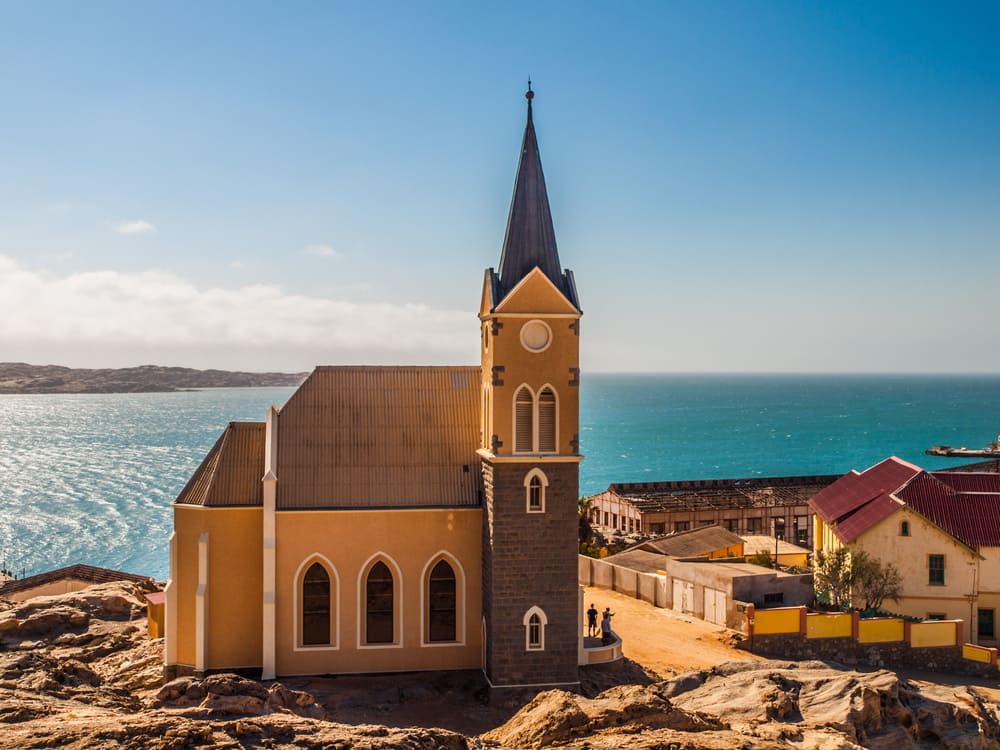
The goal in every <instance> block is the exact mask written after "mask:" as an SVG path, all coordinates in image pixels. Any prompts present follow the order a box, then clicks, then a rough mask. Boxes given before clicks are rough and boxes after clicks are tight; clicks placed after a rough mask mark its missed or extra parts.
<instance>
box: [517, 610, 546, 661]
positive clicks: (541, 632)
mask: <svg viewBox="0 0 1000 750" xmlns="http://www.w3.org/2000/svg"><path fill="white" fill-rule="evenodd" d="M532 617H537V618H538V623H539V624H538V644H537V645H532V643H531V618H532ZM522 622H523V623H524V650H525V651H544V650H545V626H546V625H548V624H549V618H548V617H546V616H545V611H544V610H543V609H542V608H541V607H538V606H534V607H532V608H531V609H529V610H528V611H527V612H525V613H524V619H523V620H522Z"/></svg>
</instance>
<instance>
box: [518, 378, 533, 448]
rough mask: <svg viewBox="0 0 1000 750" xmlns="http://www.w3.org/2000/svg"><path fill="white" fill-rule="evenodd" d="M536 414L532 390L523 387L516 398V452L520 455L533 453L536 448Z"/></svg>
mask: <svg viewBox="0 0 1000 750" xmlns="http://www.w3.org/2000/svg"><path fill="white" fill-rule="evenodd" d="M534 412H535V404H534V399H533V398H532V395H531V389H530V388H528V386H526V385H522V386H521V387H520V388H519V389H518V391H517V394H516V395H515V396H514V450H515V451H516V452H518V453H531V451H532V449H533V448H534V445H533V444H534V435H535V427H534V419H533V417H534Z"/></svg>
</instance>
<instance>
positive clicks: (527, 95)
mask: <svg viewBox="0 0 1000 750" xmlns="http://www.w3.org/2000/svg"><path fill="white" fill-rule="evenodd" d="M524 98H525V99H527V100H528V103H529V104H530V103H531V100H532V99H534V98H535V92H534V91H532V90H531V76H528V90H527V91H526V92H525V93H524Z"/></svg>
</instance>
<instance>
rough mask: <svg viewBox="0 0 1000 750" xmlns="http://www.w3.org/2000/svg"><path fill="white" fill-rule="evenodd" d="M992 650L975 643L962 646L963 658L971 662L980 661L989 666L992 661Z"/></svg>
mask: <svg viewBox="0 0 1000 750" xmlns="http://www.w3.org/2000/svg"><path fill="white" fill-rule="evenodd" d="M991 652H992V649H989V648H985V647H984V646H976V645H975V644H973V643H966V644H965V645H963V646H962V658H963V659H968V660H970V661H978V662H982V663H983V664H989V663H990V661H992V653H991Z"/></svg>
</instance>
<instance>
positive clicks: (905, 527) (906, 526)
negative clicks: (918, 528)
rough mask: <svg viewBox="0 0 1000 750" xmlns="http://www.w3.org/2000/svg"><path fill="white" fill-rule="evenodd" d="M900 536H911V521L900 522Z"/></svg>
mask: <svg viewBox="0 0 1000 750" xmlns="http://www.w3.org/2000/svg"><path fill="white" fill-rule="evenodd" d="M899 535H900V536H909V535H910V522H909V521H901V522H900V524H899Z"/></svg>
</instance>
